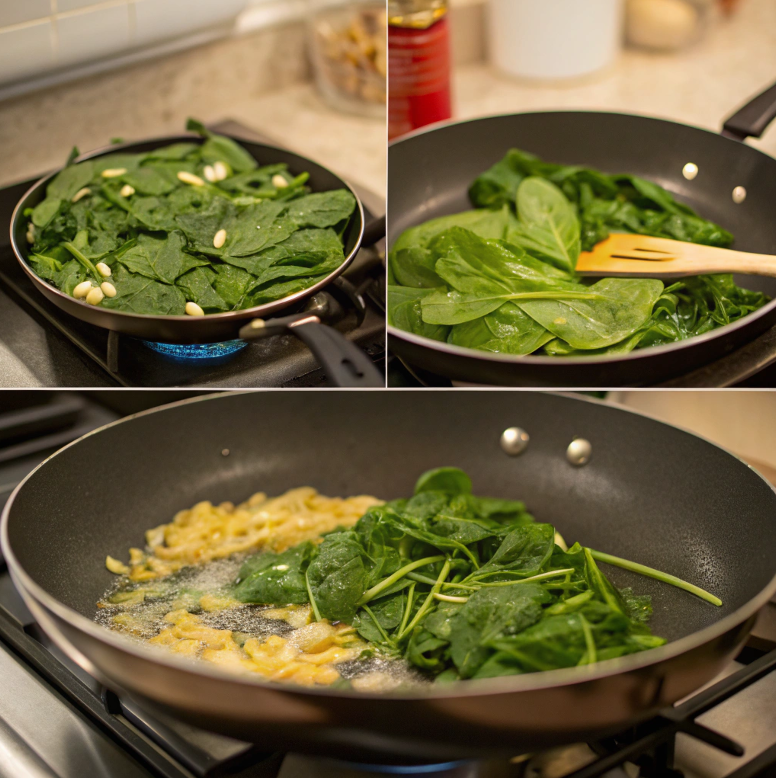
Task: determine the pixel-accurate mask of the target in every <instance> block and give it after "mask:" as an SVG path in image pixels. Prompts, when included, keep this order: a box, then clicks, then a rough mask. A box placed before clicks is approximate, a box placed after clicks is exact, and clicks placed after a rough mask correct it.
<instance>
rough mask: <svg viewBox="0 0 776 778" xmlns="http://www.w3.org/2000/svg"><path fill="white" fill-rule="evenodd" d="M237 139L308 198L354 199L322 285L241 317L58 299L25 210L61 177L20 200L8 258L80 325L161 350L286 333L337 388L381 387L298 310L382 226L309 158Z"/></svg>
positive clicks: (363, 364) (352, 351)
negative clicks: (335, 193)
mask: <svg viewBox="0 0 776 778" xmlns="http://www.w3.org/2000/svg"><path fill="white" fill-rule="evenodd" d="M204 140H205V139H204V138H202V137H201V136H199V135H190V134H187V135H180V136H174V137H164V138H154V139H151V140H143V141H137V142H133V143H123V144H118V145H112V146H108V147H106V148H102V149H98V150H97V151H92V152H89V153H88V154H83V155H81V156H80V157H78V159H77V160H76V161H77V162H82V161H84V160H86V159H93V158H94V157H101V156H105V155H106V154H113V153H116V152H123V153H130V154H138V153H142V152H146V151H151V150H152V149H155V148H159V147H160V146H166V145H169V144H172V143H203V142H204ZM235 140H238V142H239V143H240V145H241V146H243V147H244V148H245V149H246V150H247V151H248V152H249V153H250V154H251V156H253V157H254V158H255V159H256V161H257V162H258V163H259V164H260V165H272V164H276V163H285V164H286V165H288V169H289V170H290V171H291V173H293V174H294V175H298V174H300V173H302V172H305V171H307V172H308V173H309V174H310V178H309V186H310V188H311V189H312V191H314V192H325V191H329V190H332V189H347V190H348V191H349V192H350V193H351V194H352V195H353V197H355V199H356V210H355V213H354V215H353V216H352V217H351V220H350V223H349V224H348V226H347V228H346V231H345V235H344V243H345V247H344V259H343V261H342V264H341V265H340V266H339V267H338V268H337V269H336V270H333V271H332V272H331V273H329V275H327V276H326V277H325V278H323V279H321V280H320V281H318V282H317V283H316V284H314V285H313V286H311V287H309V288H308V289H304V290H302V291H300V292H296V293H294V294H292V295H289V296H288V297H284V298H282V299H280V300H274V301H273V302H269V303H265V304H263V305H258V306H255V307H253V308H246V309H245V310H242V311H228V312H226V313H215V314H209V315H207V316H145V315H140V314H133V313H126V312H124V311H112V310H108V309H107V308H101V307H98V306H94V305H87V304H86V303H85V302H81V301H79V300H76V299H75V298H74V297H71V296H70V295H67V294H65V293H64V292H61V291H60V290H59V289H57V288H56V287H55V286H53V285H52V284H49V283H48V282H46V281H44V280H43V279H42V278H40V277H39V276H38V275H37V274H36V273H35V272H34V271H33V270H32V268H31V267H30V266H29V265H28V264H27V261H26V255H27V250H28V247H27V241H26V237H25V235H26V231H27V218H26V217H25V216H24V211H25V210H26V209H27V208H34V207H35V206H36V205H37V204H38V203H39V202H41V200H43V199H44V198H45V196H46V187H47V186H48V184H49V182H50V181H51V179H52V178H54V176H56V175H57V173H59V172H60V171H59V170H57V171H54V172H53V173H51V174H50V175H48V176H46V177H45V178H42V179H41V180H40V181H38V182H37V183H36V184H35V185H34V186H33V187H31V188H30V190H29V191H28V192H27V193H26V194H25V195H24V197H22V199H21V200H20V201H19V203H18V205H17V206H16V208H15V210H14V212H13V216H12V217H11V246H12V247H13V250H14V254H16V258H17V260H18V261H19V264H20V265H21V267H22V270H23V271H24V272H25V273H26V274H27V276H28V277H29V278H30V280H31V281H32V282H33V284H35V286H36V287H37V288H38V290H39V291H40V292H41V293H42V294H44V295H45V296H46V297H47V298H48V299H49V300H50V301H51V302H53V303H54V304H55V305H57V306H58V307H59V308H61V309H62V310H63V311H65V312H66V313H69V314H70V315H72V316H75V317H77V318H79V319H81V320H82V321H86V322H88V323H90V324H94V325H96V326H98V327H104V328H106V329H109V330H113V331H115V332H120V333H122V334H124V335H130V336H132V337H136V338H142V339H144V340H150V341H154V342H163V343H180V344H192V343H218V342H221V341H227V340H234V339H236V338H240V337H241V338H244V339H254V338H259V337H266V336H268V335H274V334H278V333H280V332H288V333H291V334H293V335H296V336H297V337H298V338H300V339H301V340H303V341H304V342H305V343H306V344H307V345H308V347H309V348H310V349H311V351H313V353H314V354H315V356H316V358H317V359H318V361H319V362H320V363H321V365H322V367H323V368H324V369H325V371H326V373H327V376H328V378H329V380H330V382H331V383H333V384H334V385H335V386H357V387H378V386H379V387H381V386H384V383H385V382H384V380H383V378H382V376H381V375H380V373H379V372H378V371H377V369H376V368H375V367H374V365H373V364H372V362H371V360H370V359H369V358H368V357H367V356H366V355H365V354H364V353H363V352H362V351H361V349H359V348H358V347H357V346H356V345H355V344H353V343H351V342H350V341H348V340H347V339H346V338H345V337H344V336H343V335H342V334H341V333H340V332H339V331H338V330H335V329H333V328H331V327H327V326H326V325H322V324H321V321H320V318H319V316H317V315H316V313H317V312H316V311H315V310H313V311H305V310H302V308H303V306H304V303H305V301H306V300H308V299H309V298H312V296H313V295H314V294H315V293H316V292H317V291H319V290H320V289H323V288H324V287H325V286H326V285H327V284H329V283H331V282H332V281H333V280H334V279H335V278H337V277H338V276H339V275H340V274H341V273H342V272H343V271H344V270H345V269H346V268H347V267H348V266H349V265H350V263H351V262H352V261H353V259H354V258H355V256H356V254H357V253H358V250H359V249H360V248H361V247H362V246H371V245H373V244H374V243H376V242H377V241H379V240H380V239H381V238H382V237H383V236H384V234H385V233H384V231H385V221H384V219H383V218H381V219H376V220H374V221H373V222H371V223H370V224H369V225H366V226H365V224H364V208H363V206H362V204H361V200H360V199H359V197H358V195H357V194H356V192H355V191H354V190H353V188H352V187H351V186H350V185H349V184H348V183H347V182H346V181H344V180H343V179H341V178H340V177H339V176H337V175H336V174H334V173H333V172H332V171H330V170H328V169H327V168H325V167H323V166H321V165H319V164H317V163H316V162H313V161H312V160H310V159H307V158H305V157H302V156H299V155H298V154H294V153H293V152H291V151H287V150H286V149H282V148H278V147H275V146H268V145H265V144H262V143H253V142H250V141H246V140H243V139H235ZM284 309H291V310H293V311H294V312H293V313H292V314H291V315H290V316H286V317H278V318H275V319H274V320H272V321H271V322H268V323H267V324H268V325H269V326H267V327H264V326H261V325H260V326H250V325H251V323H252V322H255V321H257V320H258V321H260V322H263V320H264V319H265V318H266V317H268V316H271V315H272V314H274V313H276V312H278V311H281V310H284Z"/></svg>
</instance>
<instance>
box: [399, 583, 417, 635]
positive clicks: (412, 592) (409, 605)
mask: <svg viewBox="0 0 776 778" xmlns="http://www.w3.org/2000/svg"><path fill="white" fill-rule="evenodd" d="M410 575H412V573H410ZM414 602H415V582H414V581H413V582H412V583H411V584H410V590H409V592H408V593H407V607H406V608H405V609H404V615H403V616H402V617H401V624H399V634H400V635H401V633H402V632H404V628H405V627H406V626H407V621H408V620H409V618H410V613H412V604H413V603H414Z"/></svg>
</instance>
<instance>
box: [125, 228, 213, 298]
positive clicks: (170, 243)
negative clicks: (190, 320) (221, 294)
mask: <svg viewBox="0 0 776 778" xmlns="http://www.w3.org/2000/svg"><path fill="white" fill-rule="evenodd" d="M185 248H186V238H185V236H184V235H183V233H182V232H181V231H180V230H175V231H174V232H170V233H168V234H167V235H165V236H164V237H157V236H155V235H146V234H144V233H141V234H140V235H138V238H137V242H136V244H135V245H134V246H133V247H132V248H130V249H129V250H128V251H126V252H125V253H124V254H122V255H121V257H120V259H119V261H120V262H121V264H122V265H124V266H125V267H126V268H127V270H129V271H131V272H132V273H137V274H139V275H141V276H146V277H147V278H152V279H154V280H156V281H162V282H163V283H165V284H174V283H175V280H176V279H177V278H178V277H179V276H182V275H183V274H184V273H188V272H189V271H190V270H191V269H192V268H195V267H199V266H201V265H207V264H208V262H207V260H204V259H198V258H197V257H194V256H192V255H191V254H188V253H187V252H186V251H185ZM187 299H191V298H187ZM194 302H197V301H196V300H195V301H194Z"/></svg>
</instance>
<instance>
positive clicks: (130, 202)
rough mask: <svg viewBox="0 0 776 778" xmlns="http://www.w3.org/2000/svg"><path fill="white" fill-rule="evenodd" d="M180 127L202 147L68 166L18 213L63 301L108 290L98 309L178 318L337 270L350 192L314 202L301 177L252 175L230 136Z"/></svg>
mask: <svg viewBox="0 0 776 778" xmlns="http://www.w3.org/2000/svg"><path fill="white" fill-rule="evenodd" d="M188 128H189V129H190V130H192V131H194V132H196V133H198V134H200V135H201V136H202V137H203V138H204V141H203V142H201V143H175V144H172V145H170V146H166V147H163V148H158V149H153V150H151V151H148V152H145V153H143V154H126V153H118V152H117V153H115V154H109V155H106V156H101V157H97V158H96V159H92V160H87V161H84V162H79V163H73V162H72V159H71V161H70V162H71V164H68V166H67V167H65V168H64V169H63V170H62V171H61V172H59V173H58V174H57V175H56V176H55V177H54V178H53V179H52V181H51V182H50V183H49V184H48V187H47V189H46V198H45V199H44V200H43V201H41V202H40V203H39V204H38V205H37V206H35V208H33V209H32V210H31V211H30V212H28V213H27V214H26V215H27V216H28V217H29V219H30V228H29V232H28V235H30V237H31V238H32V246H31V248H30V254H29V256H28V261H29V263H30V265H31V267H32V268H33V270H34V271H35V272H36V273H38V274H39V275H40V277H41V278H43V279H44V280H46V281H48V282H49V283H51V284H53V285H54V286H56V287H58V288H59V289H61V290H62V291H64V292H65V293H67V294H72V292H73V289H74V288H75V286H76V285H77V283H80V281H84V280H87V279H88V280H90V281H91V282H92V284H93V285H99V284H101V283H102V282H103V281H105V280H107V281H108V282H109V283H110V284H112V285H113V286H114V287H115V289H116V295H115V296H114V297H108V296H106V297H104V299H103V300H102V301H100V302H99V303H98V305H100V306H102V307H104V308H108V309H111V310H117V311H125V312H130V313H141V314H148V315H181V314H183V313H185V305H186V302H189V301H190V302H195V303H197V304H198V305H199V306H200V307H201V308H202V309H203V310H204V311H205V313H218V312H221V311H229V310H239V309H241V308H249V307H253V306H255V305H260V304H262V303H266V302H271V301H273V300H277V299H281V298H283V297H286V296H288V295H290V294H293V293H294V292H297V291H301V290H304V289H306V288H308V287H310V286H312V285H314V284H315V283H317V282H318V281H319V280H321V279H322V278H325V277H326V276H327V275H329V274H330V273H331V272H333V271H334V270H335V269H336V268H337V267H339V266H340V265H341V264H342V262H343V260H344V247H343V241H342V237H341V236H342V235H343V233H344V230H345V227H346V226H347V224H348V222H349V220H350V219H351V217H352V216H353V213H354V211H355V209H356V200H355V198H354V197H353V195H352V194H351V193H350V191H348V190H345V189H342V190H336V191H331V192H316V193H312V194H311V193H309V190H308V189H307V187H306V186H305V182H306V181H307V178H308V174H307V173H302V174H300V175H298V176H296V177H294V176H292V175H291V174H290V173H289V172H288V170H287V168H286V166H285V165H283V164H278V165H269V166H265V167H259V166H258V164H257V162H256V160H255V159H254V158H253V157H252V156H251V155H250V154H249V153H248V151H247V150H246V149H244V148H243V147H242V146H240V145H239V144H238V143H236V142H235V141H234V140H232V139H231V138H226V137H223V136H220V135H216V134H214V133H212V132H210V131H208V130H207V129H206V128H205V127H204V126H203V125H201V124H200V123H199V122H196V121H194V120H190V121H189V124H188ZM216 170H217V171H218V172H217V173H216ZM224 176H225V177H224ZM221 231H224V232H223V235H224V240H223V241H221V240H220V239H218V240H217V239H216V236H217V235H218V234H219V233H221ZM60 249H62V250H64V251H65V252H66V253H68V254H69V256H68V257H66V258H63V257H62V255H61V251H59V250H60ZM52 252H59V253H58V254H56V253H52ZM71 258H73V259H75V260H76V262H77V263H80V265H81V268H82V270H78V271H77V272H76V267H75V266H74V265H70V264H69V262H70V259H71ZM99 263H102V264H105V265H108V267H110V268H111V271H112V274H111V276H110V277H109V278H107V279H106V278H105V277H104V276H103V275H102V274H101V273H100V272H99V271H98V269H97V264H99ZM65 267H67V270H65ZM77 278H80V281H77V282H76V283H74V281H76V279H77Z"/></svg>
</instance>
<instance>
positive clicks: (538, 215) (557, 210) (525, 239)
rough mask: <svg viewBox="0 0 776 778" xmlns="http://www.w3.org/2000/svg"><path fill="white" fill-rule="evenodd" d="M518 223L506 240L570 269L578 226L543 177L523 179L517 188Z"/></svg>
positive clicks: (571, 210)
mask: <svg viewBox="0 0 776 778" xmlns="http://www.w3.org/2000/svg"><path fill="white" fill-rule="evenodd" d="M517 215H518V218H519V219H520V224H519V225H515V226H514V227H512V229H511V230H510V231H509V235H508V239H509V240H510V241H511V242H512V243H516V244H517V245H518V246H521V247H522V248H523V249H525V250H526V251H527V252H529V253H530V254H532V255H533V256H535V257H539V258H541V259H544V260H546V261H547V262H550V263H552V264H553V265H555V266H556V267H559V268H560V269H561V270H566V271H568V272H573V271H574V268H575V267H576V265H577V259H578V257H579V251H580V227H579V221H578V220H577V215H576V213H575V211H574V207H573V206H572V205H571V203H570V202H569V201H568V200H567V199H566V197H565V196H564V194H563V192H561V191H560V189H558V187H556V186H555V185H554V184H552V183H551V182H549V181H547V180H546V179H544V178H536V177H531V178H526V179H525V180H524V181H523V182H522V183H521V184H520V187H519V188H518V190H517Z"/></svg>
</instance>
